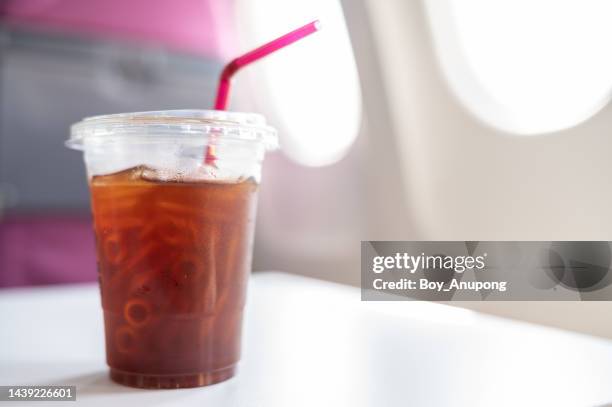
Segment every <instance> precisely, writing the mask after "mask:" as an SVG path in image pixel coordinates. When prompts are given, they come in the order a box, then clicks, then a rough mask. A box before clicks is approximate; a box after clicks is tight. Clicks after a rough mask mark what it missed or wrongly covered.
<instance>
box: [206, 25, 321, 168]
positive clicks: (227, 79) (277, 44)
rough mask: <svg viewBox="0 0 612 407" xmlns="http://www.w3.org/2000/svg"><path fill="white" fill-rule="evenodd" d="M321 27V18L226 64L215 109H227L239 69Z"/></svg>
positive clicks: (209, 156) (211, 156)
mask: <svg viewBox="0 0 612 407" xmlns="http://www.w3.org/2000/svg"><path fill="white" fill-rule="evenodd" d="M319 28H320V24H319V20H315V21H313V22H311V23H308V24H306V25H305V26H303V27H300V28H298V29H297V30H293V31H291V32H290V33H287V34H285V35H283V36H281V37H278V38H277V39H275V40H272V41H270V42H268V43H267V44H264V45H262V46H261V47H259V48H256V49H254V50H252V51H249V52H247V53H246V54H244V55H242V56H239V57H238V58H236V59H234V60H232V61H231V62H230V63H229V64H227V65H226V66H225V68H223V71H222V72H221V76H220V78H219V87H218V88H217V98H216V99H215V110H226V108H227V102H228V99H229V92H230V88H231V82H232V77H233V76H234V74H235V73H236V72H237V71H238V70H240V69H241V68H242V67H244V66H247V65H249V64H251V63H253V62H255V61H257V60H259V59H261V58H263V57H265V56H267V55H269V54H271V53H273V52H275V51H278V50H279V49H281V48H284V47H286V46H287V45H290V44H293V43H294V42H296V41H298V40H301V39H302V38H304V37H306V36H308V35H310V34H312V33H314V32H316V31H317V30H319ZM212 141H213V140H211V143H209V144H208V146H207V148H206V159H205V163H206V164H210V165H212V164H214V162H215V160H216V154H215V146H214V144H213V143H212Z"/></svg>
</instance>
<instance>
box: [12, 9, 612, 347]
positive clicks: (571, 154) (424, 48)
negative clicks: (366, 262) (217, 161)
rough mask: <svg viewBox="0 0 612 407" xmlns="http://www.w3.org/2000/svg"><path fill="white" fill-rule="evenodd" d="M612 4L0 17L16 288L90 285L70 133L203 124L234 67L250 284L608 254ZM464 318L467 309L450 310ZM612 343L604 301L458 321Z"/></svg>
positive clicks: (17, 12) (82, 200)
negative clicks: (257, 55)
mask: <svg viewBox="0 0 612 407" xmlns="http://www.w3.org/2000/svg"><path fill="white" fill-rule="evenodd" d="M611 17H612V4H611V3H609V2H606V1H603V0H600V1H596V0H588V1H579V0H571V1H566V2H562V3H559V2H554V1H549V0H540V1H538V2H529V1H527V0H519V1H502V0H495V1H491V0H489V1H484V0H477V1H470V2H461V1H458V0H439V1H435V2H426V1H424V0H415V1H404V0H385V1H384V2H383V1H375V0H343V1H337V0H308V1H305V0H225V1H220V0H174V1H170V0H160V1H155V2H150V1H145V0H129V1H126V0H105V1H97V0H90V1H87V2H84V1H79V0H0V287H15V286H26V285H44V284H58V283H73V282H85V281H94V280H95V279H96V272H95V254H94V245H93V233H92V230H91V219H90V215H89V201H88V192H87V182H86V179H85V175H84V174H85V172H84V166H83V163H82V157H81V155H80V154H78V153H76V152H74V151H69V150H68V149H66V148H65V147H64V145H63V142H64V140H66V138H67V137H68V133H69V127H70V125H71V124H72V123H74V122H76V121H78V120H80V119H81V118H83V117H85V116H90V115H96V114H107V113H118V112H131V111H146V110H162V109H181V108H209V107H210V106H211V105H212V100H213V96H214V91H215V87H216V80H217V76H218V74H219V73H220V70H221V69H222V67H223V64H224V63H225V62H227V61H228V60H229V59H231V58H232V57H233V56H236V55H238V54H240V53H241V52H244V51H246V50H249V49H251V48H252V47H254V46H257V45H259V44H261V43H262V42H265V41H267V40H269V39H271V38H274V37H275V36H278V35H280V34H283V33H285V32H287V31H289V30H291V29H293V28H295V27H297V26H300V25H302V24H304V23H305V22H308V21H310V20H313V19H315V18H320V19H321V21H322V24H323V30H322V31H321V32H320V33H318V34H317V35H314V36H312V37H310V38H308V39H306V40H305V41H304V43H303V45H302V44H301V45H300V46H296V47H291V48H289V49H287V50H283V51H282V52H280V53H278V54H276V55H273V56H271V57H269V58H268V59H266V60H265V61H264V62H261V63H259V64H257V65H255V66H253V67H250V68H249V69H248V70H245V71H244V72H241V73H240V74H239V75H238V77H237V80H236V81H235V87H234V89H233V95H232V104H231V108H232V109H233V110H240V111H255V112H260V113H263V114H264V115H265V116H266V117H267V119H268V121H269V122H270V124H271V125H273V126H274V127H276V128H277V129H278V130H279V133H280V137H281V144H282V147H283V150H282V151H281V152H280V153H276V154H272V155H270V156H268V157H267V159H266V163H265V165H264V174H263V180H262V187H261V194H260V206H259V215H258V225H257V234H256V243H255V255H254V269H255V270H256V271H257V270H280V271H286V272H290V273H297V274H302V275H307V276H312V277H316V278H321V279H326V280H330V281H336V282H340V283H345V284H352V285H358V284H359V259H360V256H359V248H360V245H359V242H360V240H582V239H585V240H612V232H611V231H612V211H610V210H609V208H611V207H612V191H611V190H610V188H608V180H609V174H610V173H611V171H612V160H610V159H609V153H608V152H609V150H610V148H611V147H612V141H611V139H610V136H609V131H610V128H611V126H612V108H611V107H610V105H609V100H610V90H611V89H612V75H610V74H609V72H611V71H612V54H610V53H609V52H607V48H608V44H607V42H608V41H609V39H610V38H612V25H610V24H609V21H610V18H611ZM455 305H457V304H455ZM460 305H461V306H465V307H470V308H474V309H477V310H480V311H485V312H491V313H495V314H498V315H503V316H508V317H513V318H519V319H523V320H529V321H532V322H536V323H544V324H548V325H553V326H557V327H562V328H568V329H574V330H578V331H581V332H586V333H591V334H596V335H601V336H608V337H612V327H611V326H610V324H609V323H606V321H607V319H608V318H607V315H608V312H609V311H612V308H610V307H609V305H608V304H607V303H462V304H460Z"/></svg>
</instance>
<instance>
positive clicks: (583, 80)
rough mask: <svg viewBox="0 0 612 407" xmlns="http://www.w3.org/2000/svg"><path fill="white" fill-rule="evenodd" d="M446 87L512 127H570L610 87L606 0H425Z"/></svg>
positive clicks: (611, 6) (610, 9) (611, 16)
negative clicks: (447, 84)
mask: <svg viewBox="0 0 612 407" xmlns="http://www.w3.org/2000/svg"><path fill="white" fill-rule="evenodd" d="M425 3H426V5H427V6H426V7H427V12H428V15H429V17H430V22H431V26H432V33H433V38H434V42H435V44H436V53H437V54H438V57H439V60H440V62H441V65H442V69H443V71H444V73H445V74H446V77H447V79H448V80H449V83H450V85H451V88H452V89H453V90H454V91H455V93H456V95H457V96H458V97H459V99H460V100H461V101H462V102H463V103H464V104H465V105H466V106H467V107H468V108H469V109H470V110H471V111H472V112H473V113H474V114H475V115H476V116H478V117H479V118H480V119H482V120H483V121H485V122H488V123H489V124H492V125H494V126H497V127H498V128H501V129H502V130H505V131H508V132H513V133H519V134H537V133H544V132H551V131H555V130H560V129H563V128H568V127H571V126H574V125H576V124H578V123H580V122H581V121H584V120H586V119H588V118H589V117H591V116H592V115H593V114H594V113H596V112H597V111H598V110H599V109H600V108H601V107H603V105H605V104H606V103H607V102H608V100H609V97H610V96H609V95H610V91H611V90H612V52H610V49H611V48H612V24H610V21H611V20H612V2H609V1H606V0H567V1H562V2H560V1H555V0H540V1H530V0H470V1H460V0H437V1H426V2H425Z"/></svg>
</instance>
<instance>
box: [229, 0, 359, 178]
mask: <svg viewBox="0 0 612 407" xmlns="http://www.w3.org/2000/svg"><path fill="white" fill-rule="evenodd" d="M270 10H274V13H270ZM237 12H238V27H237V28H238V30H239V34H240V39H241V41H240V48H241V49H250V48H252V47H254V46H257V45H259V44H262V43H264V42H266V41H269V40H270V39H272V38H275V37H277V36H278V35H281V34H284V33H285V32H287V31H289V30H291V29H294V28H297V27H299V26H302V25H303V24H304V23H305V22H308V21H312V20H314V19H316V18H318V19H320V21H321V30H320V31H319V32H317V33H316V34H314V35H312V36H310V37H309V38H306V39H304V40H303V41H300V43H299V44H296V45H295V46H291V47H288V48H287V49H285V50H283V51H281V52H279V53H277V54H275V55H271V56H270V57H268V58H267V59H266V60H265V61H262V62H261V63H258V64H256V65H254V66H253V68H252V69H251V68H249V72H247V71H246V70H245V72H243V73H241V74H240V75H244V76H245V77H246V78H247V81H248V82H249V87H248V90H246V89H245V91H244V92H242V93H243V94H245V93H248V98H249V100H250V101H252V102H253V103H255V104H256V105H257V111H261V112H262V113H264V114H265V115H266V117H267V119H268V121H269V122H270V123H271V124H272V125H273V126H275V127H276V128H277V129H278V130H279V137H280V142H281V148H282V149H283V151H284V152H285V154H287V155H288V156H289V157H290V158H292V159H293V160H295V161H296V162H298V163H300V164H303V165H310V166H321V165H327V164H332V163H334V162H336V161H338V160H340V159H341V158H342V157H343V156H344V154H345V153H346V152H347V151H348V149H349V148H350V146H351V145H352V144H353V142H354V140H355V138H356V137H357V133H358V130H359V126H360V122H361V94H360V88H359V80H358V76H357V69H356V66H355V61H354V57H353V51H352V48H351V44H350V40H349V36H348V31H347V29H346V23H345V20H344V15H343V13H342V8H341V5H340V2H339V1H334V0H309V1H296V0H255V1H254V0H239V1H238V2H237ZM239 81H240V80H238V81H236V82H237V86H240V84H238V82H239Z"/></svg>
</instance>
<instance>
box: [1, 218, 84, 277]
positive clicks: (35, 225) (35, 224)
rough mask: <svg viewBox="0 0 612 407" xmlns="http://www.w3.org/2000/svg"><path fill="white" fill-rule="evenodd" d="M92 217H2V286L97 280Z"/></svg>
mask: <svg viewBox="0 0 612 407" xmlns="http://www.w3.org/2000/svg"><path fill="white" fill-rule="evenodd" d="M91 225H92V223H91V219H90V218H88V217H86V216H42V215H41V216H33V217H32V216H28V217H25V216H23V217H22V216H15V217H10V218H6V219H3V220H1V221H0V287H16V286H25V285H43V284H60V283H61V284H64V283H80V282H88V281H95V280H96V256H95V244H94V234H93V230H92V226H91Z"/></svg>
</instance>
